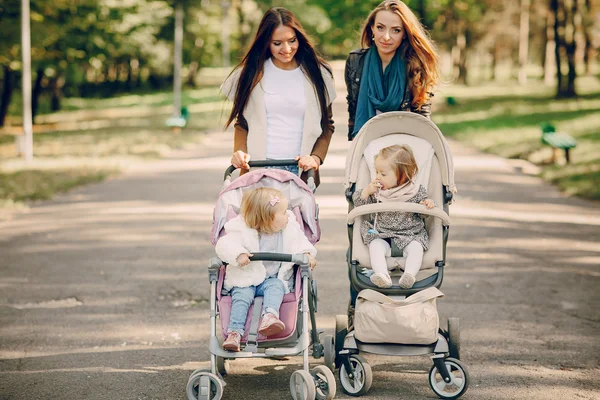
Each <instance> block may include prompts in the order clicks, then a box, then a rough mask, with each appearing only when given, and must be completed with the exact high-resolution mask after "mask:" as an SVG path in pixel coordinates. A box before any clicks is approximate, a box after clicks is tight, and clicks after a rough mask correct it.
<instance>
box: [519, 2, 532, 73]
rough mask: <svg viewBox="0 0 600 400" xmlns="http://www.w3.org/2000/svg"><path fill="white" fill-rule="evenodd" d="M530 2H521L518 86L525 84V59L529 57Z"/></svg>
mask: <svg viewBox="0 0 600 400" xmlns="http://www.w3.org/2000/svg"><path fill="white" fill-rule="evenodd" d="M530 6H531V0H521V23H520V28H519V84H520V85H525V84H526V83H527V59H528V55H529V8H530Z"/></svg>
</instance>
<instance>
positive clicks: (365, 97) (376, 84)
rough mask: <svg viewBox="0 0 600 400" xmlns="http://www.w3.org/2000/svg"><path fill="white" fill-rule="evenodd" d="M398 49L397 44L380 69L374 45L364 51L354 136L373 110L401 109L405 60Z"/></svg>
mask: <svg viewBox="0 0 600 400" xmlns="http://www.w3.org/2000/svg"><path fill="white" fill-rule="evenodd" d="M401 52H402V51H401V49H400V48H399V49H398V50H396V54H394V57H393V58H392V61H391V62H390V63H389V65H388V66H387V68H386V69H385V72H382V69H383V68H382V64H381V58H379V54H378V53H377V47H375V46H371V47H370V48H369V50H368V51H367V54H366V55H365V63H364V66H363V70H362V75H361V78H360V80H361V82H360V89H359V91H358V100H357V105H356V117H355V118H354V132H352V137H353V138H354V136H356V135H357V134H358V132H359V131H360V128H362V126H363V125H364V124H365V123H366V122H367V121H368V120H370V119H371V118H373V117H374V116H375V115H376V110H379V111H381V112H388V111H398V110H400V105H401V104H402V100H403V99H404V92H405V90H406V63H405V62H404V60H403V59H402V56H401V55H400V53H401Z"/></svg>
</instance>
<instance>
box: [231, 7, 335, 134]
mask: <svg viewBox="0 0 600 400" xmlns="http://www.w3.org/2000/svg"><path fill="white" fill-rule="evenodd" d="M280 25H284V26H288V27H290V28H292V29H293V30H294V31H295V32H296V38H297V39H298V51H297V52H296V55H295V59H296V62H297V63H298V64H299V65H300V66H302V70H303V72H304V74H305V75H306V76H307V77H308V78H309V79H310V81H311V83H312V85H313V88H314V90H315V92H316V94H317V97H318V99H319V105H320V108H321V127H322V129H323V131H325V130H326V129H327V128H328V127H329V118H328V115H327V97H328V93H327V87H326V86H325V81H324V80H323V75H322V74H321V66H323V67H324V68H325V69H326V70H327V71H328V72H329V73H330V74H331V67H330V66H329V65H328V64H327V63H326V62H325V60H323V58H321V56H319V54H318V53H317V51H316V50H315V48H314V46H313V45H312V43H311V42H310V39H309V38H308V36H307V35H306V33H305V32H304V29H303V28H302V25H301V24H300V21H298V19H297V18H296V16H295V15H294V14H292V12H291V11H289V10H287V9H285V8H282V7H273V8H271V9H269V10H268V11H267V12H266V13H265V15H264V16H263V18H262V20H261V21H260V24H259V25H258V31H257V32H256V36H255V38H254V41H253V42H252V44H251V45H250V48H249V49H248V52H247V53H246V55H245V56H244V58H242V61H241V62H240V63H239V64H238V65H237V66H236V67H235V68H234V72H235V71H236V70H237V69H239V68H241V69H242V71H241V73H240V78H239V81H238V86H237V89H236V91H235V97H234V100H233V108H232V110H231V114H229V118H228V119H227V123H226V124H225V128H227V127H228V126H229V125H231V123H232V122H233V121H234V120H235V119H236V118H237V117H238V116H239V115H241V114H242V113H243V111H244V108H246V104H248V98H249V97H250V93H251V92H252V89H254V87H255V86H256V85H257V84H258V82H260V80H261V79H262V75H263V65H264V63H265V60H267V59H268V58H269V57H271V49H270V42H271V37H272V36H273V32H274V31H275V29H277V27H279V26H280ZM232 74H233V72H232V73H231V74H230V75H229V76H231V75H232Z"/></svg>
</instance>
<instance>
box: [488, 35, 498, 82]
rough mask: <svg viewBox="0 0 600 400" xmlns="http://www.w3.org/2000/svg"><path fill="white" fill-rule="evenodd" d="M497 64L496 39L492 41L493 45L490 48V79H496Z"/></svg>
mask: <svg viewBox="0 0 600 400" xmlns="http://www.w3.org/2000/svg"><path fill="white" fill-rule="evenodd" d="M497 65H498V40H496V41H495V42H494V47H493V48H492V65H491V68H490V69H491V74H490V80H492V81H495V80H496V68H497Z"/></svg>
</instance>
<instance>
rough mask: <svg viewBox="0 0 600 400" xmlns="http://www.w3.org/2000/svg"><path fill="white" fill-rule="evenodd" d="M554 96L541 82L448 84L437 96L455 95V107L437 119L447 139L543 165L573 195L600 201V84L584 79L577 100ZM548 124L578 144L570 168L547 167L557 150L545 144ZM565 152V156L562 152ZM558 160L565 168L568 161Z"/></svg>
mask: <svg viewBox="0 0 600 400" xmlns="http://www.w3.org/2000/svg"><path fill="white" fill-rule="evenodd" d="M554 93H555V89H554V88H550V87H547V86H544V85H542V84H541V83H540V82H530V83H529V84H528V85H525V86H519V85H517V84H513V85H510V86H507V85H505V84H488V85H484V86H478V87H465V86H446V87H444V88H442V90H441V93H439V94H438V95H441V96H440V97H442V96H446V97H447V96H452V97H453V98H454V99H455V101H456V105H454V106H450V105H448V104H443V105H441V106H440V107H439V109H438V110H437V111H436V112H435V113H434V114H433V120H434V121H435V122H436V124H437V125H438V126H439V128H440V129H441V130H442V132H443V133H444V135H446V136H450V137H454V138H456V139H458V140H461V141H464V142H467V143H469V144H471V145H473V146H475V147H477V148H479V149H481V150H484V151H487V152H490V153H494V154H497V155H500V156H503V157H508V158H520V159H525V160H528V161H530V162H533V163H536V164H541V165H543V171H542V176H543V177H544V178H545V179H548V180H550V181H551V182H553V183H555V184H557V185H558V186H559V187H560V188H561V189H563V190H565V191H566V192H567V193H568V194H574V195H579V196H583V197H588V198H594V199H600V182H599V177H598V174H599V173H598V170H599V169H600V81H599V80H598V79H596V78H593V77H582V78H579V79H578V93H579V94H580V96H579V97H578V98H576V99H561V100H557V99H554V98H553V96H554ZM436 100H437V101H438V103H442V101H440V99H436ZM444 100H445V99H444ZM543 122H550V123H552V124H553V125H554V126H555V127H556V130H557V131H558V132H565V133H568V134H569V135H571V136H573V137H574V138H575V139H576V140H577V147H576V148H574V149H572V150H571V160H572V161H571V164H569V165H560V166H554V165H548V160H549V159H550V157H551V156H552V149H551V148H550V147H549V146H546V145H544V144H543V143H542V142H541V129H540V124H541V123H543ZM560 154H561V157H563V154H564V153H563V151H562V150H561V151H560ZM559 161H560V163H561V164H564V158H563V159H561V160H559Z"/></svg>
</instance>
